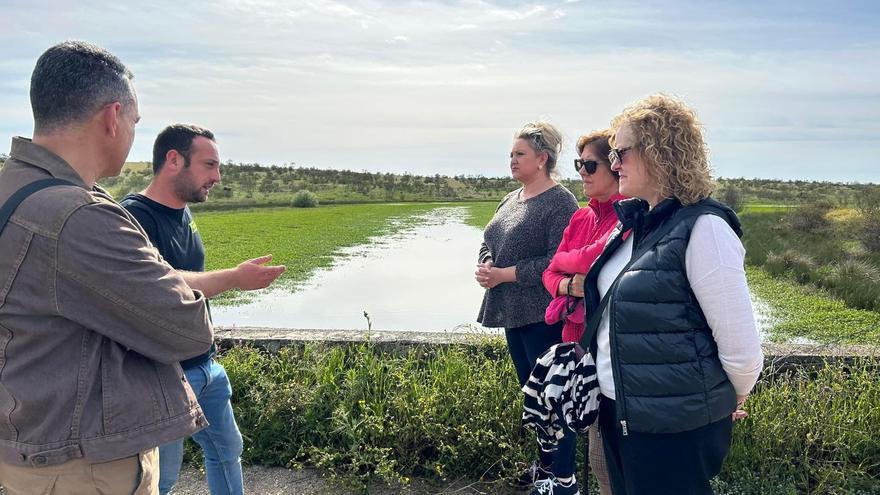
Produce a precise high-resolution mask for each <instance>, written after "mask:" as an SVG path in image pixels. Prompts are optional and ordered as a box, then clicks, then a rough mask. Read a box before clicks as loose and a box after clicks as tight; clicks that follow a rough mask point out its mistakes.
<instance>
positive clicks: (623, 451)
mask: <svg viewBox="0 0 880 495" xmlns="http://www.w3.org/2000/svg"><path fill="white" fill-rule="evenodd" d="M614 406H615V403H614V401H613V400H611V399H609V398H607V397H604V396H603V397H602V402H601V405H600V406H599V429H600V431H601V432H602V440H603V446H604V448H605V462H606V463H607V464H608V475H609V477H610V478H611V487H612V489H613V492H614V495H666V494H668V495H706V494H709V495H711V494H713V493H714V491H712V487H711V485H710V484H709V480H710V479H712V478H713V477H714V476H715V475H717V474H718V473H719V472H720V471H721V465H722V464H723V463H724V458H725V457H726V456H727V452H728V450H730V441H731V435H732V432H733V420H732V419H731V418H730V417H729V416H728V417H727V418H724V419H722V420H720V421H716V422H714V423H710V424H708V425H706V426H703V427H700V428H697V429H694V430H690V431H684V432H681V433H641V432H636V431H632V429H630V430H629V434H628V435H626V436H624V435H623V430H622V429H621V427H620V424H619V423H618V421H617V416H616V413H615V410H614ZM657 414H663V411H657Z"/></svg>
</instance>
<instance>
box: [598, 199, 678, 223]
mask: <svg viewBox="0 0 880 495" xmlns="http://www.w3.org/2000/svg"><path fill="white" fill-rule="evenodd" d="M679 208H681V202H679V201H678V200H677V199H675V198H667V199H664V200H663V201H661V202H659V203H657V206H655V207H654V208H652V209H649V206H648V202H647V201H645V200H643V199H638V198H632V199H625V200H622V201H618V202H617V203H615V204H614V212H615V213H617V218H618V220H620V223H621V224H622V225H623V230H629V229H632V228H634V227H637V230H639V231H645V230H651V229H653V228H654V227H656V226H657V225H659V224H660V223H662V222H663V221H664V220H666V219H667V218H669V217H670V216H672V215H673V214H674V213H675V212H676V211H678V209H679Z"/></svg>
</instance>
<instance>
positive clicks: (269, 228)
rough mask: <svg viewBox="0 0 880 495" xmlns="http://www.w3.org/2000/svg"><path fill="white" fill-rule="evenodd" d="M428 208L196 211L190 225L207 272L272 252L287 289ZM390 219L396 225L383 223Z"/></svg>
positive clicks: (231, 299)
mask: <svg viewBox="0 0 880 495" xmlns="http://www.w3.org/2000/svg"><path fill="white" fill-rule="evenodd" d="M433 207H434V205H431V204H428V203H408V204H365V205H340V206H321V207H318V208H262V209H248V210H231V211H218V212H201V213H197V214H196V223H197V225H198V227H199V232H200V233H201V235H202V238H203V240H204V243H205V251H206V253H207V260H206V267H207V269H208V270H213V269H217V268H227V267H231V266H235V265H237V264H238V263H240V262H241V261H244V260H246V259H250V258H256V257H259V256H262V255H263V254H272V255H273V257H274V259H273V263H274V264H283V265H286V266H287V271H286V272H285V273H284V275H282V277H281V279H280V281H279V283H281V284H287V285H293V284H296V283H297V282H301V281H303V280H305V279H306V278H308V276H309V275H310V274H311V273H312V272H313V271H314V270H316V269H318V268H321V267H327V266H330V265H331V264H332V263H333V261H334V254H335V253H336V252H338V250H339V249H341V248H343V247H347V246H354V245H357V244H362V243H365V242H368V240H369V238H370V237H372V236H376V235H382V234H387V233H392V231H393V230H395V229H400V228H403V227H405V226H406V225H407V224H411V223H412V222H414V221H415V219H414V218H415V216H417V215H418V214H420V213H424V212H426V211H429V210H430V209H432V208H433ZM391 219H396V220H397V221H396V222H393V223H389V222H390V220H391ZM475 249H476V248H475ZM243 300H246V298H245V296H244V295H243V294H242V293H231V294H230V295H228V296H225V297H221V298H217V299H216V302H218V303H220V304H230V303H235V302H240V301H243Z"/></svg>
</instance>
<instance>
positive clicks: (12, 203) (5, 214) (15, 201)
mask: <svg viewBox="0 0 880 495" xmlns="http://www.w3.org/2000/svg"><path fill="white" fill-rule="evenodd" d="M75 185H76V184H74V183H73V182H70V181H66V180H64V179H56V178H55V177H52V178H50V179H40V180H38V181H35V182H31V183H30V184H27V185H25V186H24V187H22V188H21V189H19V190H18V191H15V193H13V194H12V196H10V197H9V199H7V200H6V203H4V204H3V206H2V207H0V234H2V233H3V229H5V228H6V223H7V222H9V218H10V217H12V214H13V213H14V212H15V209H16V208H18V205H20V204H21V202H22V201H24V200H25V199H27V197H28V196H30V195H31V194H33V193H35V192H37V191H40V190H43V189H46V188H47V187H52V186H75Z"/></svg>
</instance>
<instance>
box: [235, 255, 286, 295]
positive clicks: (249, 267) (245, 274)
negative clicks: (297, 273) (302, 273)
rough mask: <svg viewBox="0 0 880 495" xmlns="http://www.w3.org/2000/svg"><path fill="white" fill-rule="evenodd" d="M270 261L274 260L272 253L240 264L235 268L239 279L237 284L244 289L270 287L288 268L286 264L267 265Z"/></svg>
mask: <svg viewBox="0 0 880 495" xmlns="http://www.w3.org/2000/svg"><path fill="white" fill-rule="evenodd" d="M270 261H272V255H271V254H267V255H265V256H261V257H259V258H254V259H252V260H247V261H244V262H242V263H241V264H239V265H238V266H237V267H236V268H235V277H236V281H237V283H236V284H235V286H236V287H237V288H239V289H242V290H254V289H262V288H264V287H268V286H269V284H271V283H272V282H274V281H275V279H277V278H278V277H279V276H280V275H281V274H282V273H284V270H286V269H287V268H286V267H285V266H284V265H271V266H269V265H266V263H268V262H270Z"/></svg>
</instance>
